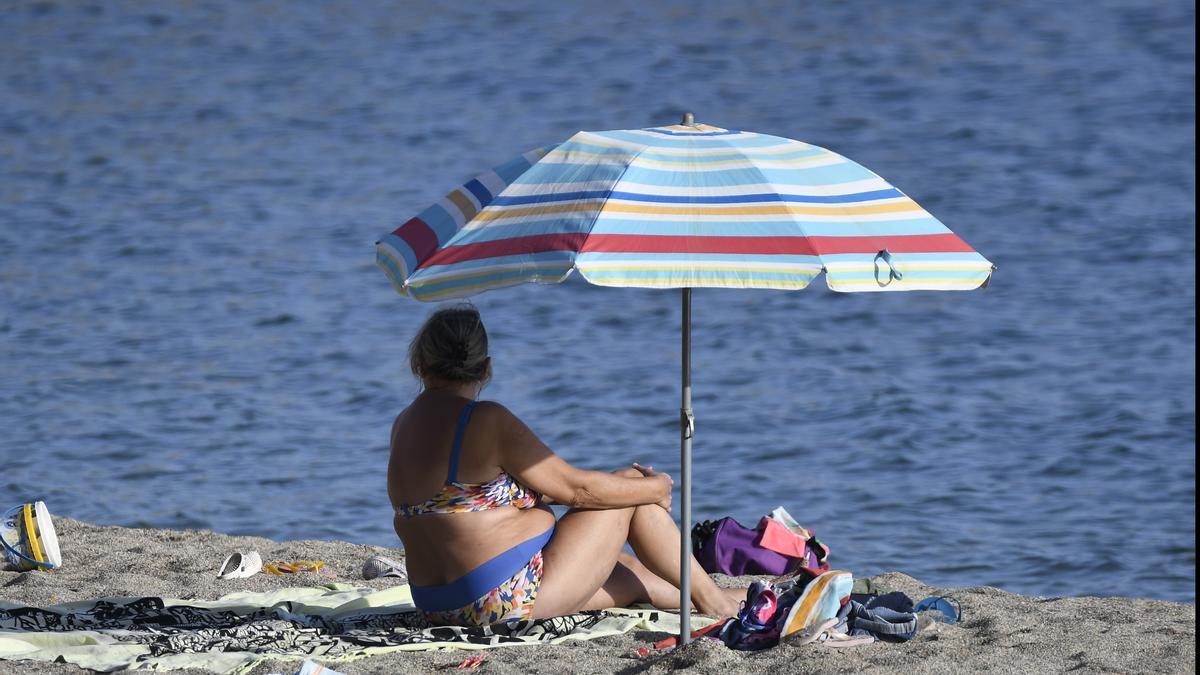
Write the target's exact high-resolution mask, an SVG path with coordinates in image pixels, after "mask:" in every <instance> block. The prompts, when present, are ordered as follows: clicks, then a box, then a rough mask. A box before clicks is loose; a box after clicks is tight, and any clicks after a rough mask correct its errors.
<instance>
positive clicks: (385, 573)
mask: <svg viewBox="0 0 1200 675" xmlns="http://www.w3.org/2000/svg"><path fill="white" fill-rule="evenodd" d="M362 576H363V578H364V579H378V578H379V577H396V578H398V579H401V580H407V579H408V572H407V571H406V570H405V567H404V563H400V562H396V561H395V560H392V559H391V558H385V557H383V556H381V555H373V556H371V557H370V558H367V561H366V562H364V563H363V566H362Z"/></svg>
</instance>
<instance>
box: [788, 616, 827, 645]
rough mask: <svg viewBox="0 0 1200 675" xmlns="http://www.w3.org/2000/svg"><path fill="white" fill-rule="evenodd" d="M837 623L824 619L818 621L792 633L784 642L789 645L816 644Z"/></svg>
mask: <svg viewBox="0 0 1200 675" xmlns="http://www.w3.org/2000/svg"><path fill="white" fill-rule="evenodd" d="M837 623H838V620H837V619H825V620H824V621H818V622H817V623H814V624H813V625H811V626H808V627H807V628H802V629H801V630H798V631H796V632H795V633H792V634H791V635H789V636H787V638H786V641H787V643H788V644H790V645H806V644H808V643H810V642H816V641H817V640H819V639H821V638H822V637H824V636H825V633H826V631H828V630H829V629H830V628H833V627H834V626H836V625H837Z"/></svg>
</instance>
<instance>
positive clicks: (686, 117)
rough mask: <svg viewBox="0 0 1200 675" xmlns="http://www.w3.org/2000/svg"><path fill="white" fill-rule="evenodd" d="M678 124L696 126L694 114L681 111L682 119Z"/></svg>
mask: <svg viewBox="0 0 1200 675" xmlns="http://www.w3.org/2000/svg"><path fill="white" fill-rule="evenodd" d="M680 124H682V125H683V126H685V127H694V126H696V116H695V115H693V114H692V113H690V112H685V113H683V121H682V122H680Z"/></svg>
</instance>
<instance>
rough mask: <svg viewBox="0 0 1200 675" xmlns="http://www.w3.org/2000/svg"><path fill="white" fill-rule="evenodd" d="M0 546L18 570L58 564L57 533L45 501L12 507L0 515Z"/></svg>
mask: <svg viewBox="0 0 1200 675" xmlns="http://www.w3.org/2000/svg"><path fill="white" fill-rule="evenodd" d="M0 547H2V548H3V549H4V558H5V560H6V561H7V562H8V564H10V565H12V567H14V568H15V569H16V570H17V571H19V572H27V571H30V570H52V569H56V568H59V567H62V554H61V553H60V552H59V549H58V533H57V532H55V530H54V522H53V521H52V520H51V519H50V511H49V509H47V508H46V503H45V502H40V501H39V502H30V503H27V504H21V505H19V506H14V507H13V508H11V509H9V510H8V512H7V513H5V514H4V516H3V518H0Z"/></svg>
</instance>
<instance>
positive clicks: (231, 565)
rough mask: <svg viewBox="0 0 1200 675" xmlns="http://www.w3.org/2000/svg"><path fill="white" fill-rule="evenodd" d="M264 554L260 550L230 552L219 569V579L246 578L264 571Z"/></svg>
mask: <svg viewBox="0 0 1200 675" xmlns="http://www.w3.org/2000/svg"><path fill="white" fill-rule="evenodd" d="M262 568H263V564H262V556H260V555H258V551H247V552H246V553H242V552H241V551H238V552H236V553H232V554H230V556H229V557H228V558H226V559H225V562H223V563H221V567H220V569H218V570H217V578H218V579H245V578H247V577H252V576H254V575H255V574H258V573H259V572H261V571H262Z"/></svg>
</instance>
